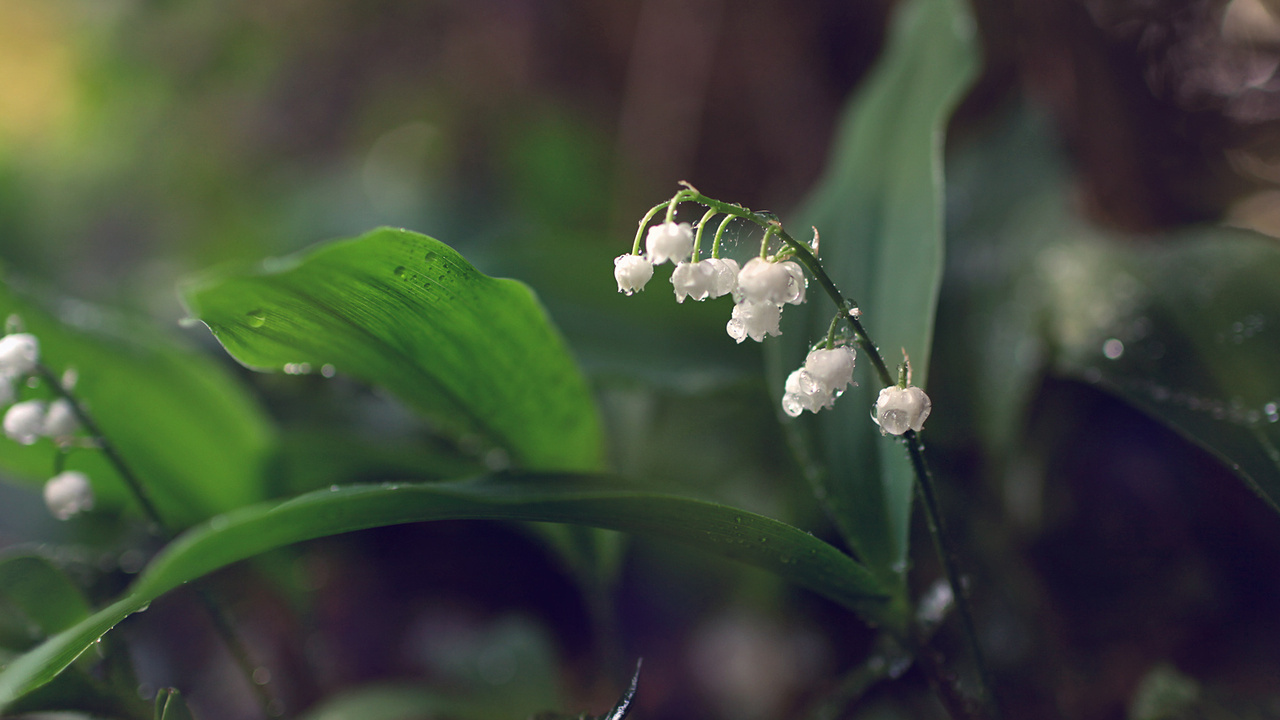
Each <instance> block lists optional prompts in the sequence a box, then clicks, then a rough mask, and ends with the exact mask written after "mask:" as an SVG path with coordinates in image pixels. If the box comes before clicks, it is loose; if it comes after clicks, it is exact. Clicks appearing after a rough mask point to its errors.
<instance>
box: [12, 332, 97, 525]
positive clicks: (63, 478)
mask: <svg viewBox="0 0 1280 720" xmlns="http://www.w3.org/2000/svg"><path fill="white" fill-rule="evenodd" d="M39 364H40V342H39V341H38V340H37V339H36V337H35V336H34V335H32V334H30V333H11V334H9V335H5V336H4V337H0V406H3V405H10V403H12V405H10V407H9V409H8V410H6V411H5V414H4V420H3V423H2V424H3V427H4V434H5V435H7V436H8V437H9V438H10V439H11V440H15V441H17V442H20V443H22V444H23V445H33V444H35V443H36V441H37V440H39V439H40V438H45V437H47V438H52V439H53V440H54V441H55V442H57V443H58V444H60V445H63V446H65V445H68V444H70V443H71V441H72V439H73V437H74V435H75V433H76V430H78V429H79V427H80V422H79V420H78V419H77V417H76V411H75V406H73V405H72V404H71V401H70V400H68V399H67V398H65V397H62V398H58V399H56V400H53V401H45V400H23V401H22V402H14V400H16V399H17V394H18V388H20V387H22V386H23V385H24V384H25V383H26V381H27V380H28V379H29V378H31V377H32V376H33V375H34V374H35V373H36V371H37V369H38V367H39ZM44 499H45V504H46V505H48V507H49V511H50V512H51V513H53V515H54V517H56V518H58V519H59V520H66V519H67V518H70V517H71V516H72V515H75V514H76V513H78V512H81V511H83V510H88V509H90V508H92V507H93V488H92V487H91V486H90V485H89V478H88V476H86V475H85V474H84V473H82V472H78V471H74V470H68V471H65V472H61V473H58V474H57V475H55V476H54V477H53V478H51V479H50V480H49V481H48V482H47V483H45V488H44Z"/></svg>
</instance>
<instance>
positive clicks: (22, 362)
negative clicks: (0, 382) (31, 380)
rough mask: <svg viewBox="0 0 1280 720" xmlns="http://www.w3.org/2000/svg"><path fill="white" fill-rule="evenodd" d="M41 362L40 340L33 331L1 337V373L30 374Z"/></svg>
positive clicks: (13, 374) (8, 374)
mask: <svg viewBox="0 0 1280 720" xmlns="http://www.w3.org/2000/svg"><path fill="white" fill-rule="evenodd" d="M39 362H40V342H39V341H38V340H36V336H35V335H32V334H31V333H13V334H11V335H5V336H4V337H0V375H5V376H8V377H11V378H13V377H21V376H23V375H30V374H31V373H32V372H33V371H34V370H35V369H36V364H37V363H39Z"/></svg>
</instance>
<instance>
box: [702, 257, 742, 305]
mask: <svg viewBox="0 0 1280 720" xmlns="http://www.w3.org/2000/svg"><path fill="white" fill-rule="evenodd" d="M703 262H705V263H707V264H708V265H710V266H711V268H712V269H713V270H714V271H715V279H714V281H713V282H712V284H711V294H710V295H709V296H708V297H713V298H718V297H720V296H721V295H728V294H730V293H733V292H736V291H737V289H738V270H739V268H738V261H737V260H733V259H731V258H711V259H710V260H704V261H703Z"/></svg>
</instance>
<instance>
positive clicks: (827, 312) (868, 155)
mask: <svg viewBox="0 0 1280 720" xmlns="http://www.w3.org/2000/svg"><path fill="white" fill-rule="evenodd" d="M977 69H978V48H977V38H976V36H975V25H974V21H973V18H972V17H971V16H970V14H969V11H968V9H967V8H966V7H965V5H964V3H963V2H962V1H961V0H911V1H910V2H907V3H903V4H901V5H899V6H898V8H897V11H896V14H895V17H894V20H893V25H892V28H891V31H890V36H889V40H888V43H887V46H886V50H885V53H884V55H883V56H882V57H881V59H880V61H879V64H878V65H877V66H876V67H875V69H874V70H873V71H872V74H871V76H870V77H868V78H867V80H866V81H865V82H864V84H863V86H862V88H861V89H860V90H859V91H858V93H857V95H856V96H855V97H854V99H853V101H852V102H851V104H850V106H849V109H848V110H847V111H846V113H845V117H844V120H843V121H842V126H841V130H840V135H839V137H838V139H837V142H836V146H835V149H834V152H833V155H832V159H831V163H830V166H829V168H828V169H827V174H826V177H825V178H824V179H823V181H822V183H821V185H820V186H819V187H818V189H817V190H816V191H815V192H814V195H813V197H812V198H811V200H810V202H809V204H808V207H807V208H806V209H805V210H804V211H803V212H802V213H801V214H800V217H801V220H802V222H800V223H798V224H797V225H796V226H797V227H808V226H810V225H812V226H814V227H816V228H817V229H818V231H819V232H820V233H821V247H820V257H821V259H822V261H823V265H824V266H825V267H826V269H827V271H828V273H829V274H830V275H831V277H832V279H833V280H835V282H836V284H837V285H838V286H839V287H840V288H841V290H842V291H843V292H844V293H845V294H846V296H848V297H850V298H852V299H853V300H855V301H856V302H858V303H859V304H860V306H861V308H862V310H863V312H864V315H863V320H862V322H863V325H864V326H865V327H866V328H867V331H868V332H869V334H870V335H871V337H872V338H873V339H874V340H875V341H876V342H877V343H878V344H879V347H880V349H881V351H882V353H883V354H884V359H885V362H886V363H887V364H888V365H889V366H890V372H891V373H893V372H894V368H895V367H896V365H897V363H898V362H901V360H902V350H903V349H905V350H906V352H907V353H909V354H910V356H911V362H912V369H913V371H914V373H913V380H914V382H915V384H916V385H920V386H924V385H925V383H926V380H927V378H928V371H929V354H930V350H931V344H932V337H933V322H934V310H935V306H936V304H937V298H938V288H939V285H940V282H941V278H942V263H943V176H942V153H943V141H944V137H945V133H946V128H947V121H948V119H949V118H950V115H951V111H952V109H953V108H954V107H955V104H956V103H957V102H958V101H959V99H960V98H961V97H962V95H963V94H964V92H965V91H966V90H967V88H968V87H969V85H970V83H971V82H972V80H973V78H974V77H975V74H976V71H977ZM810 292H811V293H812V294H813V295H814V297H813V298H812V299H811V300H810V301H809V303H808V307H809V313H810V318H809V321H808V323H807V328H795V329H793V330H788V331H787V332H786V334H785V335H784V338H786V339H788V340H789V341H790V344H789V346H788V347H789V350H788V353H787V360H786V361H785V362H783V363H782V368H781V369H780V375H781V374H785V372H787V371H789V370H790V369H791V368H794V367H796V366H797V365H798V364H799V362H800V359H801V358H802V357H803V351H804V350H806V349H807V346H808V343H810V342H813V341H815V340H817V339H818V338H820V337H822V336H824V335H825V333H826V330H827V326H828V324H829V323H830V321H831V317H832V315H831V313H832V312H833V308H832V306H831V304H830V303H829V302H826V301H825V300H823V299H822V298H819V297H817V292H816V288H813V287H811V288H810ZM792 312H793V311H791V310H788V311H787V313H784V319H785V316H786V315H787V314H790V313H792ZM858 362H859V364H860V365H861V366H862V367H863V368H866V370H865V371H864V372H863V373H862V374H861V376H860V379H859V382H860V385H859V387H856V388H853V389H851V390H850V391H849V392H847V393H845V395H844V396H843V397H842V398H841V399H840V401H839V402H837V403H836V404H835V408H834V411H833V412H827V411H823V412H822V413H821V415H820V416H819V417H818V418H817V423H818V425H819V426H820V432H819V436H820V438H821V441H822V444H823V446H824V448H825V450H824V453H823V454H825V459H826V476H825V481H824V487H823V489H822V493H823V494H824V495H825V501H826V502H827V504H828V506H829V507H830V508H831V510H832V512H833V514H834V516H835V520H836V522H837V524H838V525H839V527H840V528H841V530H842V532H843V534H844V535H845V538H846V540H847V541H848V542H849V543H850V544H851V545H852V546H853V548H854V549H855V550H856V552H857V553H858V555H859V556H860V557H861V558H862V559H863V560H864V561H865V562H866V563H867V564H868V566H869V567H870V568H871V569H872V570H873V571H874V572H876V573H877V574H878V575H880V576H881V577H885V578H896V580H897V582H899V583H901V582H902V581H903V577H904V573H905V569H906V564H905V563H906V556H907V535H908V530H909V525H910V512H911V497H912V487H913V477H914V476H913V475H912V472H911V467H910V464H909V462H908V460H907V456H906V452H905V450H904V449H903V448H902V447H901V446H900V445H899V444H898V443H897V442H895V441H894V440H893V439H884V438H881V437H880V435H879V433H878V431H877V428H876V426H875V425H874V423H872V422H871V421H870V420H869V419H868V413H869V411H870V408H871V407H872V405H873V404H874V402H875V398H876V395H877V394H878V392H879V390H880V388H881V387H883V384H882V382H881V380H880V378H879V377H877V376H876V375H875V374H874V373H873V372H871V371H870V363H869V362H868V361H867V359H866V357H865V354H864V356H862V357H859V358H858ZM895 374H896V373H895ZM939 410H940V411H942V409H939Z"/></svg>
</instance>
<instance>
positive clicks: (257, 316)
mask: <svg viewBox="0 0 1280 720" xmlns="http://www.w3.org/2000/svg"><path fill="white" fill-rule="evenodd" d="M266 324H267V314H266V313H264V312H263V311H261V310H251V311H250V312H249V327H256V328H260V327H262V326H263V325H266Z"/></svg>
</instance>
